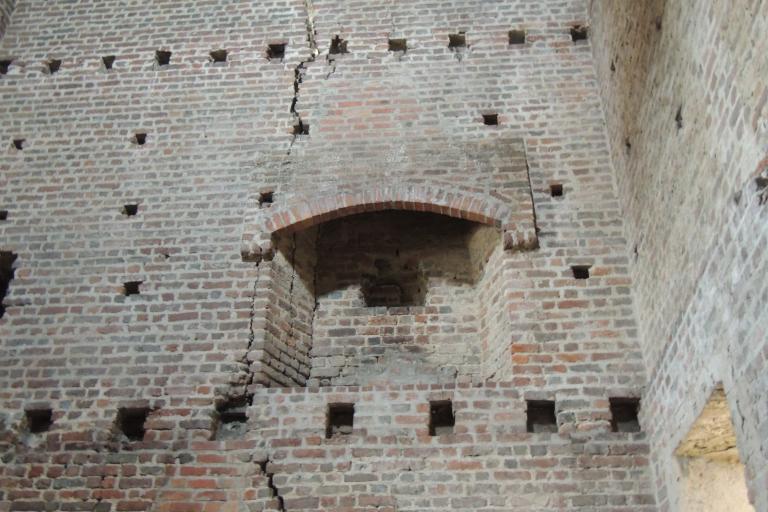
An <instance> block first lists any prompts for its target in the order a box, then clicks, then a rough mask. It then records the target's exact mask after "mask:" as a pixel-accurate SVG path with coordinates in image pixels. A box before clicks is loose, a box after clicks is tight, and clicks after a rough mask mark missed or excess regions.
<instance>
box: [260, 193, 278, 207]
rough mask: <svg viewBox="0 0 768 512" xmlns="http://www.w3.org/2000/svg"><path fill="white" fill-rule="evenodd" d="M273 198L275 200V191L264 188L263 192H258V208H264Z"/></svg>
mask: <svg viewBox="0 0 768 512" xmlns="http://www.w3.org/2000/svg"><path fill="white" fill-rule="evenodd" d="M274 200H275V192H274V191H273V190H265V191H264V192H259V207H260V208H265V207H267V206H269V205H271V204H272V202H273V201H274Z"/></svg>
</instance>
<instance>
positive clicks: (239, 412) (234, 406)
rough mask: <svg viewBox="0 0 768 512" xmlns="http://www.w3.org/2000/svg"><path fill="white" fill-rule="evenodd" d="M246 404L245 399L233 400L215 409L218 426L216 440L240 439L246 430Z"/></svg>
mask: <svg viewBox="0 0 768 512" xmlns="http://www.w3.org/2000/svg"><path fill="white" fill-rule="evenodd" d="M247 407H248V402H247V400H246V398H245V397H238V398H233V399H231V400H229V401H227V402H225V403H224V404H222V405H221V406H220V407H218V408H217V412H218V416H219V424H218V426H217V428H216V439H217V440H226V439H240V438H242V437H243V435H244V434H245V432H246V431H247V430H248V416H247V414H246V409H247Z"/></svg>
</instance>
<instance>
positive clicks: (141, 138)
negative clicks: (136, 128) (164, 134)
mask: <svg viewBox="0 0 768 512" xmlns="http://www.w3.org/2000/svg"><path fill="white" fill-rule="evenodd" d="M133 143H134V144H136V145H137V146H143V145H144V144H146V143H147V134H146V133H137V134H135V135H134V136H133Z"/></svg>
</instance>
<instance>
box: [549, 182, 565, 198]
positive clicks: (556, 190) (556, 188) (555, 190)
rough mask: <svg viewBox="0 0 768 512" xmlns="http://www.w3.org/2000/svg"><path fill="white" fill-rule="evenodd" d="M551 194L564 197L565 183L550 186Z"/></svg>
mask: <svg viewBox="0 0 768 512" xmlns="http://www.w3.org/2000/svg"><path fill="white" fill-rule="evenodd" d="M549 194H550V195H551V196H552V197H563V184H562V183H553V184H551V185H550V186H549Z"/></svg>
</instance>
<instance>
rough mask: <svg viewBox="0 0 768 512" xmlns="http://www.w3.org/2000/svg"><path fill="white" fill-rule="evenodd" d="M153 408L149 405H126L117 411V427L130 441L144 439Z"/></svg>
mask: <svg viewBox="0 0 768 512" xmlns="http://www.w3.org/2000/svg"><path fill="white" fill-rule="evenodd" d="M150 412H151V409H150V408H149V407H124V408H121V409H119V410H118V411H117V428H119V429H120V433H122V434H123V435H124V436H125V437H126V438H127V439H128V440H129V441H141V440H143V439H144V434H146V429H145V428H144V424H145V423H146V422H147V418H148V417H149V413H150Z"/></svg>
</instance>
